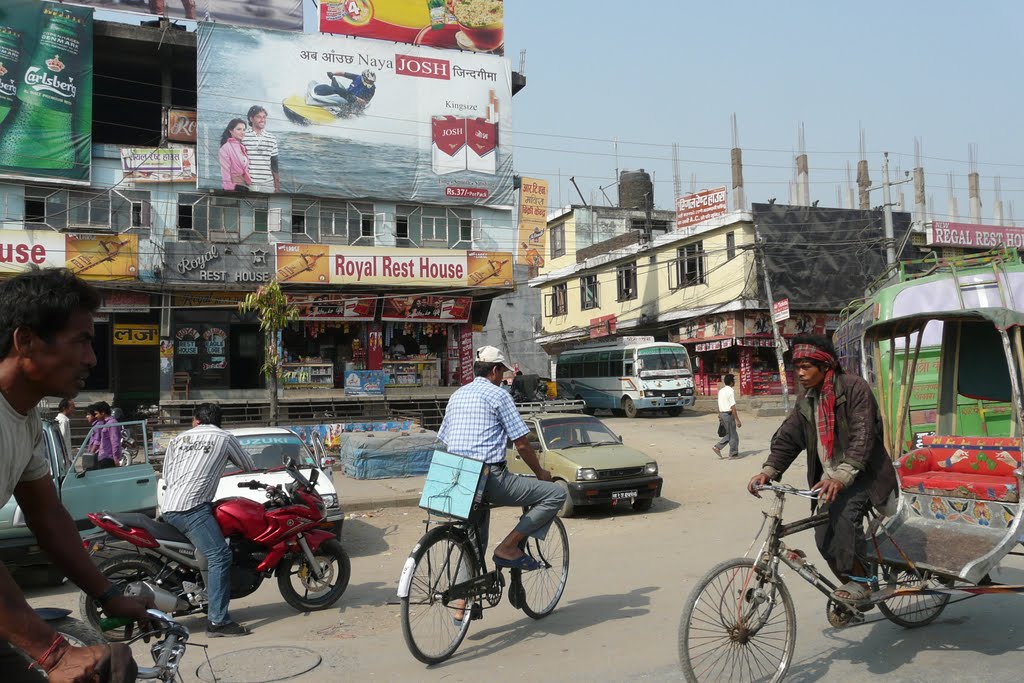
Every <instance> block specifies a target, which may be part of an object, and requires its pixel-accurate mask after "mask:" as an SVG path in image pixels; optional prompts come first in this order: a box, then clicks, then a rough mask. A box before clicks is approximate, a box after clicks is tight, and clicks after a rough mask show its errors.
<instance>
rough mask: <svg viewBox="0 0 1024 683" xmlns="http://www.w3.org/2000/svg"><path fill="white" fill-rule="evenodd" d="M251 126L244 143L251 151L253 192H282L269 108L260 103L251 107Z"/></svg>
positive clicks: (250, 167) (246, 132) (275, 142)
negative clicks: (268, 128) (270, 126)
mask: <svg viewBox="0 0 1024 683" xmlns="http://www.w3.org/2000/svg"><path fill="white" fill-rule="evenodd" d="M248 118H249V128H247V129H246V131H245V137H244V138H242V145H243V146H245V151H246V152H248V153H249V178H250V179H252V185H251V186H250V188H249V189H251V190H252V191H253V192H266V193H268V194H269V193H271V192H280V191H281V177H280V174H279V173H278V166H277V137H276V136H275V135H274V134H273V133H270V132H268V131H267V110H266V109H264V108H263V107H261V106H260V105H258V104H254V105H252V106H251V107H249V115H248Z"/></svg>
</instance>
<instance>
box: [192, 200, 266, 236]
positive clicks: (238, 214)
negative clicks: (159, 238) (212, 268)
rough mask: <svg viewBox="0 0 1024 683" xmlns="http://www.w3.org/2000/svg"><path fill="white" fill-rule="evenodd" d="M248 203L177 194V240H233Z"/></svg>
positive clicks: (237, 233)
mask: <svg viewBox="0 0 1024 683" xmlns="http://www.w3.org/2000/svg"><path fill="white" fill-rule="evenodd" d="M243 206H246V207H248V206H249V204H248V203H247V202H242V201H241V200H239V199H234V198H229V197H213V196H210V195H201V194H179V195H178V239H179V240H181V241H184V242H187V241H189V240H192V241H195V240H204V239H209V240H222V241H223V240H236V239H238V236H239V229H240V228H241V220H242V207H243Z"/></svg>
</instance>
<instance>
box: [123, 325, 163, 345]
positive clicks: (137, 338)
mask: <svg viewBox="0 0 1024 683" xmlns="http://www.w3.org/2000/svg"><path fill="white" fill-rule="evenodd" d="M159 345H160V326H159V325H114V346H159Z"/></svg>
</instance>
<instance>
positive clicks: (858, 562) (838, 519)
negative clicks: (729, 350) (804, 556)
mask: <svg viewBox="0 0 1024 683" xmlns="http://www.w3.org/2000/svg"><path fill="white" fill-rule="evenodd" d="M792 347H793V366H794V368H795V370H796V374H797V378H798V380H799V382H800V384H801V386H802V387H803V388H804V395H803V396H802V397H801V398H800V399H799V401H797V404H796V407H795V408H794V409H793V411H792V412H791V413H790V414H789V416H788V417H787V418H786V419H785V421H784V422H783V423H782V426H781V427H779V430H778V431H777V432H776V433H775V436H774V437H772V444H771V453H770V454H769V456H768V460H767V462H765V464H764V468H763V469H762V470H761V473H760V474H757V475H755V476H754V477H753V478H752V479H751V480H750V482H749V483H748V484H747V490H748V491H749V492H750V493H751V494H753V495H755V496H757V497H760V495H759V494H758V492H757V487H758V486H763V485H764V484H766V483H768V482H769V481H771V480H773V479H774V480H776V481H777V480H779V479H781V478H782V475H783V473H784V472H785V471H786V469H787V468H788V467H789V466H790V465H791V464H792V463H793V461H794V460H795V459H796V456H797V455H798V454H799V453H800V451H804V450H806V451H807V483H808V484H809V485H810V486H811V488H812V489H813V490H815V491H817V493H818V500H817V501H816V502H815V503H814V504H812V505H818V506H819V507H820V512H827V513H828V515H829V521H828V524H825V525H822V526H819V527H817V528H816V529H815V530H814V538H815V542H816V544H817V546H818V550H819V552H821V555H822V557H824V558H825V560H826V561H827V562H828V565H829V567H830V568H831V569H832V571H833V573H835V575H836V576H837V577H839V580H840V581H844V582H845V583H844V584H843V585H842V586H840V587H839V588H837V589H836V590H835V591H834V592H833V593H832V597H834V598H835V599H837V600H841V601H843V602H846V603H850V604H857V603H862V602H864V601H865V600H867V599H868V598H870V595H871V592H870V589H869V588H868V586H867V585H866V584H865V583H864V582H859V581H856V580H854V578H853V577H865V575H866V573H867V572H866V568H865V567H866V566H865V563H864V558H866V557H867V555H866V543H865V539H864V528H863V522H864V517H865V516H866V515H867V514H868V513H869V512H870V511H871V509H872V508H873V507H874V508H882V507H884V506H885V505H886V503H887V502H888V500H889V497H890V496H892V495H893V494H894V493H895V492H896V471H895V469H893V465H892V460H891V459H890V458H889V454H888V453H887V452H886V450H885V443H884V442H883V437H882V424H881V419H880V417H879V414H878V404H877V403H876V402H875V397H874V395H873V394H872V393H871V387H870V385H869V384H868V383H867V382H866V381H864V380H863V379H861V378H860V377H855V376H853V375H847V374H844V373H843V369H842V367H841V366H840V365H839V362H838V361H837V360H836V352H835V347H834V346H832V342H830V341H829V340H828V339H826V338H825V337H821V336H817V335H801V336H798V337H795V338H794V339H793V342H792Z"/></svg>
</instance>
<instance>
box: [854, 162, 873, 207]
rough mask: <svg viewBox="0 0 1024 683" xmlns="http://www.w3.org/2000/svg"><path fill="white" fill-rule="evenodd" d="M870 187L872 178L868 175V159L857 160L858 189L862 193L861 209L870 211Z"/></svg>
mask: <svg viewBox="0 0 1024 683" xmlns="http://www.w3.org/2000/svg"><path fill="white" fill-rule="evenodd" d="M870 187H871V178H870V177H869V176H868V160H867V159H861V160H860V161H858V162H857V189H858V190H859V194H860V209H861V211H869V210H870V209H871V193H870V192H868V188H870Z"/></svg>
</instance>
